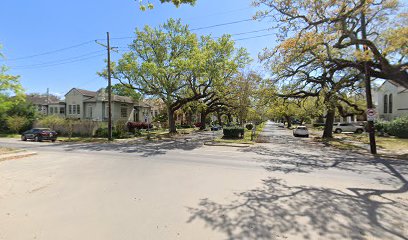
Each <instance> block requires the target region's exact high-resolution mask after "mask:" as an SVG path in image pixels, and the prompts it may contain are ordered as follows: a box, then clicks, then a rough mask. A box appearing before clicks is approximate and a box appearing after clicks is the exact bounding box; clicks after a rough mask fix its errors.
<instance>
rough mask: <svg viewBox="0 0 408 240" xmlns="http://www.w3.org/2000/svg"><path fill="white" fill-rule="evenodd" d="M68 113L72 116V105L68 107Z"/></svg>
mask: <svg viewBox="0 0 408 240" xmlns="http://www.w3.org/2000/svg"><path fill="white" fill-rule="evenodd" d="M68 113H69V114H72V105H69V106H68Z"/></svg>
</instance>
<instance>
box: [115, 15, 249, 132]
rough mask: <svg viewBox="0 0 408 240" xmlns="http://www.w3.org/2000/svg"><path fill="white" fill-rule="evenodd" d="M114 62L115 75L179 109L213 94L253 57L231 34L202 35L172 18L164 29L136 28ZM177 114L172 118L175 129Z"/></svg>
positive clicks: (162, 26) (133, 86)
mask: <svg viewBox="0 0 408 240" xmlns="http://www.w3.org/2000/svg"><path fill="white" fill-rule="evenodd" d="M130 48H131V51H130V52H128V53H125V54H124V55H123V56H122V58H121V59H120V60H119V61H118V64H117V65H116V64H112V65H113V66H114V71H113V72H114V77H115V78H116V79H119V80H121V81H123V82H129V84H130V85H131V87H132V88H133V89H136V90H137V91H140V92H141V93H142V94H144V95H148V96H154V97H156V98H160V99H161V100H162V101H163V102H164V105H165V106H166V107H167V110H168V111H169V112H171V113H174V112H175V111H176V110H178V109H180V108H182V107H183V106H184V105H185V104H187V103H189V102H193V101H197V100H199V99H202V98H205V97H207V96H209V94H210V93H211V91H213V90H214V89H216V88H217V87H219V86H223V84H224V83H225V79H226V78H228V77H231V76H233V75H234V74H235V73H236V72H237V71H238V69H239V68H240V67H243V66H245V64H246V63H247V62H248V54H247V52H246V51H245V50H244V49H236V48H235V46H234V42H233V41H232V40H231V38H230V36H227V35H225V36H222V37H220V38H218V39H217V40H214V39H212V38H211V37H209V36H204V37H201V38H200V39H198V38H197V35H196V34H194V33H192V32H191V31H190V30H189V28H188V26H187V25H182V24H181V21H180V20H174V19H169V20H168V21H167V22H166V23H165V24H163V25H161V26H160V27H158V28H155V29H153V28H151V27H149V26H145V27H144V29H143V30H139V29H137V30H136V38H135V40H134V41H133V44H132V45H131V46H130ZM174 125H175V123H174V119H173V120H172V119H171V118H169V126H170V131H171V132H174V131H175V128H174Z"/></svg>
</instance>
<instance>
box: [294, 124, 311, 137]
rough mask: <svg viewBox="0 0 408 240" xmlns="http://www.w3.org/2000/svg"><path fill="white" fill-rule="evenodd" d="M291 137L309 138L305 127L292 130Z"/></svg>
mask: <svg viewBox="0 0 408 240" xmlns="http://www.w3.org/2000/svg"><path fill="white" fill-rule="evenodd" d="M293 136H295V137H309V130H307V127H306V126H298V127H296V128H295V129H293Z"/></svg>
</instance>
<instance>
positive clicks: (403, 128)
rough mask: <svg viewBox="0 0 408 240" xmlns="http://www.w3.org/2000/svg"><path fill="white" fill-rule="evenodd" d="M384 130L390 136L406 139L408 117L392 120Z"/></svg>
mask: <svg viewBox="0 0 408 240" xmlns="http://www.w3.org/2000/svg"><path fill="white" fill-rule="evenodd" d="M386 130H387V132H388V133H389V134H390V135H393V136H396V137H399V138H408V116H404V117H400V118H397V119H395V120H393V121H392V122H390V123H389V124H388V125H387V127H386Z"/></svg>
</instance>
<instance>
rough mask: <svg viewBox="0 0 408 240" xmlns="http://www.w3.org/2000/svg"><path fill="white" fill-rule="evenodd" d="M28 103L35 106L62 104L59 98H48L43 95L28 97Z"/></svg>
mask: <svg viewBox="0 0 408 240" xmlns="http://www.w3.org/2000/svg"><path fill="white" fill-rule="evenodd" d="M26 101H27V102H30V103H32V104H35V105H47V104H50V103H52V104H55V103H57V104H58V103H59V102H60V100H59V99H58V98H57V97H55V96H52V95H50V96H49V97H48V98H47V96H43V95H26Z"/></svg>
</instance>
